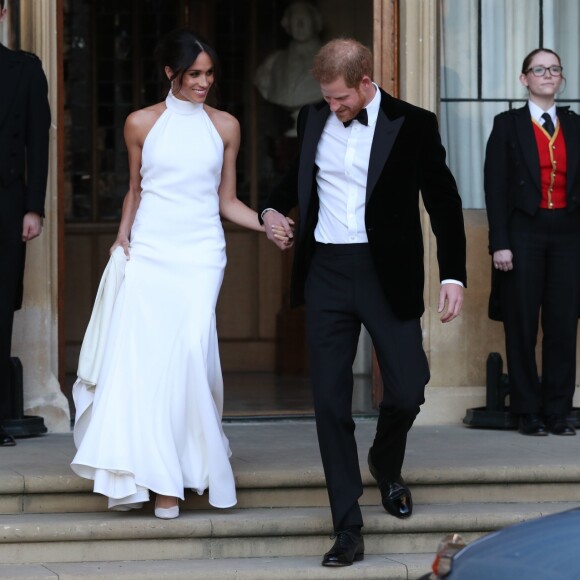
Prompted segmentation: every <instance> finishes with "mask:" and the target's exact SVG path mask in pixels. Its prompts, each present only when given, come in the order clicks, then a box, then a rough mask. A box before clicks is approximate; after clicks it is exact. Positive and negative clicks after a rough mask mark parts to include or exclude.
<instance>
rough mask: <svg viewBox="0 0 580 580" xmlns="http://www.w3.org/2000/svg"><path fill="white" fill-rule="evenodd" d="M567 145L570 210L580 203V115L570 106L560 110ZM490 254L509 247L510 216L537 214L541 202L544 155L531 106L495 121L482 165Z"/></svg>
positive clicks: (567, 189) (557, 109) (506, 112)
mask: <svg viewBox="0 0 580 580" xmlns="http://www.w3.org/2000/svg"><path fill="white" fill-rule="evenodd" d="M556 111H557V115H558V119H559V121H560V130H561V131H562V132H563V134H564V140H565V142H566V159H567V170H566V207H567V209H568V211H574V210H577V209H578V205H579V204H580V172H579V167H578V166H579V164H580V117H579V116H578V115H577V114H576V113H574V112H572V111H570V110H569V109H568V108H567V107H557V108H556ZM484 187H485V202H486V206H487V218H488V222H489V252H490V254H493V253H494V252H496V251H498V250H507V249H509V248H510V240H509V218H510V216H511V214H512V213H513V211H514V210H516V209H518V210H520V211H523V212H525V213H527V214H529V215H532V216H533V215H534V214H535V213H536V212H537V211H538V208H539V207H540V201H541V199H542V190H541V181H540V157H539V155H538V147H537V144H536V137H535V134H534V127H533V122H532V120H531V116H530V109H529V107H528V105H525V106H524V107H522V108H520V109H512V110H510V111H505V112H504V113H500V114H499V115H497V116H496V117H495V119H494V123H493V129H492V131H491V134H490V136H489V139H488V142H487V147H486V153H485V165H484Z"/></svg>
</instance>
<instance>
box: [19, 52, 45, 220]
mask: <svg viewBox="0 0 580 580" xmlns="http://www.w3.org/2000/svg"><path fill="white" fill-rule="evenodd" d="M26 58H27V64H28V67H27V68H28V81H29V85H28V87H27V88H28V91H27V92H28V97H27V107H26V114H27V120H26V168H27V176H26V194H25V199H24V210H25V212H30V211H32V212H36V213H38V214H40V215H41V216H44V199H45V196H46V182H47V178H48V147H49V130H50V107H49V103H48V83H47V81H46V76H45V74H44V71H43V70H42V65H41V63H40V60H39V59H38V58H37V57H35V56H32V55H30V56H27V57H26Z"/></svg>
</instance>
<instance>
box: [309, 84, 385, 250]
mask: <svg viewBox="0 0 580 580" xmlns="http://www.w3.org/2000/svg"><path fill="white" fill-rule="evenodd" d="M373 86H374V87H375V90H376V92H375V96H374V98H373V99H372V101H371V102H370V103H369V104H368V105H367V106H366V110H367V115H368V121H369V124H368V126H366V125H362V124H361V123H359V122H358V121H356V120H354V121H353V122H352V123H351V124H350V125H349V126H348V127H345V126H344V124H343V123H342V121H340V120H339V119H338V117H337V116H336V115H335V114H334V113H333V112H331V113H330V115H329V116H328V119H327V121H326V125H325V127H324V130H323V131H322V135H321V137H320V141H319V142H318V149H317V152H316V165H317V167H318V173H317V175H316V183H317V187H318V197H319V200H320V209H319V212H318V224H317V226H316V230H315V231H314V237H315V239H316V241H317V242H321V243H323V244H363V243H367V242H368V238H367V233H366V227H365V204H366V187H367V173H368V168H369V158H370V153H371V145H372V142H373V136H374V134H375V126H376V124H377V116H378V114H379V107H380V104H381V93H380V91H379V88H378V86H377V85H376V84H375V83H373Z"/></svg>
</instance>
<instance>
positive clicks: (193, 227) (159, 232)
mask: <svg viewBox="0 0 580 580" xmlns="http://www.w3.org/2000/svg"><path fill="white" fill-rule="evenodd" d="M160 56H161V58H162V63H163V64H164V65H165V69H164V70H165V74H166V75H167V77H168V79H169V80H170V81H171V90H170V91H169V94H168V95H167V98H166V100H165V102H162V103H157V104H155V105H153V106H150V107H147V108H145V109H141V110H139V111H136V112H134V113H132V114H131V115H129V117H128V118H127V121H126V124H125V141H126V144H127V149H128V155H129V171H130V183H129V191H128V193H127V195H126V196H125V200H124V203H123V212H122V217H121V222H120V226H119V232H118V236H117V239H116V241H115V243H114V244H113V246H112V248H111V253H112V254H113V252H114V251H115V249H116V248H122V250H123V251H124V253H125V256H126V260H127V261H126V265H125V270H124V277H123V278H122V280H121V282H120V285H119V287H118V290H117V292H116V295H115V298H114V301H113V306H112V308H111V315H110V321H109V323H108V327H107V329H106V336H105V337H103V336H100V337H99V340H100V341H101V344H104V350H103V355H102V364H101V365H100V369H99V372H98V380H96V385H88V384H87V383H86V382H84V381H83V380H81V378H79V380H77V382H76V383H75V386H74V389H73V394H74V397H75V404H76V409H77V419H76V423H75V443H76V445H77V453H76V456H75V457H74V459H73V461H72V463H71V467H72V469H73V470H74V471H75V473H77V474H78V475H80V476H81V477H85V478H88V479H92V480H94V491H95V492H96V493H100V494H103V495H105V496H107V497H108V498H109V507H110V508H111V509H117V510H127V509H131V508H139V507H141V506H142V505H143V502H146V501H148V500H149V491H153V492H154V493H155V494H156V504H155V515H156V516H157V517H162V518H173V517H177V516H178V515H179V507H178V499H183V497H184V489H185V488H191V489H193V490H195V491H197V492H198V493H200V494H201V493H203V492H204V490H206V489H209V502H210V504H211V505H213V506H215V507H219V508H228V507H231V506H233V505H235V503H236V491H235V483H234V476H233V472H232V468H231V465H230V461H229V457H230V455H231V452H230V448H229V443H228V440H227V438H226V436H225V434H224V432H223V429H222V425H221V415H222V401H223V383H222V375H221V368H220V361H219V352H218V341H217V333H216V322H215V307H216V302H217V298H218V293H219V289H220V286H221V282H222V278H223V273H224V268H225V265H226V254H225V240H224V232H223V228H222V225H221V220H220V214H221V216H222V217H224V218H226V219H228V220H230V221H232V222H234V223H236V224H239V225H241V226H245V227H247V228H250V229H254V230H262V227H261V226H260V224H259V221H258V217H257V214H256V212H255V211H253V210H251V209H250V208H248V207H247V206H246V205H244V204H243V203H242V202H241V201H240V200H238V199H237V197H236V157H237V153H238V149H239V143H240V128H239V123H238V121H237V120H236V119H235V118H234V117H232V116H231V115H230V114H228V113H226V112H223V111H219V110H217V109H215V108H212V107H209V106H207V105H206V104H204V103H205V100H206V97H207V95H208V91H209V90H210V88H211V87H212V84H213V82H214V67H215V63H216V55H215V53H214V51H213V50H212V49H211V48H210V47H209V46H208V45H206V44H205V43H203V42H201V41H200V40H198V38H197V37H196V36H195V35H194V34H193V33H192V32H191V31H189V30H180V31H176V32H174V33H172V34H170V35H169V36H168V37H167V38H166V39H165V41H164V42H163V43H162V45H161V50H160ZM280 236H281V237H282V236H283V234H282V233H281V234H280ZM120 252H121V249H119V250H117V253H116V254H117V258H118V257H119V253H120ZM85 340H86V339H85ZM83 346H84V345H83ZM79 376H80V372H79Z"/></svg>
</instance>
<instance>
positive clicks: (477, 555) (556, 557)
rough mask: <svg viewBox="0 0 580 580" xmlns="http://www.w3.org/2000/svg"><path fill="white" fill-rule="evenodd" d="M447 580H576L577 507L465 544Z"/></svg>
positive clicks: (579, 579)
mask: <svg viewBox="0 0 580 580" xmlns="http://www.w3.org/2000/svg"><path fill="white" fill-rule="evenodd" d="M447 578H449V580H451V579H453V580H523V579H525V580H580V508H575V509H572V510H567V511H565V512H560V513H557V514H552V515H548V516H544V517H541V518H537V519H534V520H531V521H529V522H524V523H521V524H515V525H513V526H509V527H507V528H504V529H503V530H500V531H499V532H494V533H492V534H489V535H487V536H484V537H483V538H480V539H479V540H477V541H475V542H473V543H471V544H469V545H468V546H467V547H466V548H464V549H463V550H461V552H459V553H458V554H457V556H456V557H455V558H454V562H453V568H452V572H451V574H450V575H449V576H448V577H447Z"/></svg>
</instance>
